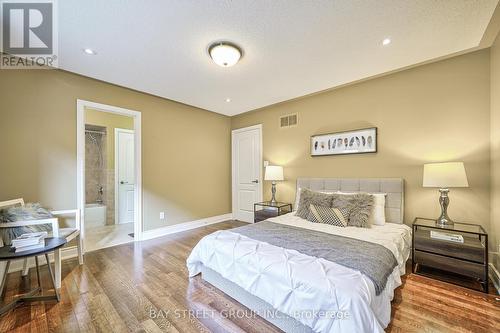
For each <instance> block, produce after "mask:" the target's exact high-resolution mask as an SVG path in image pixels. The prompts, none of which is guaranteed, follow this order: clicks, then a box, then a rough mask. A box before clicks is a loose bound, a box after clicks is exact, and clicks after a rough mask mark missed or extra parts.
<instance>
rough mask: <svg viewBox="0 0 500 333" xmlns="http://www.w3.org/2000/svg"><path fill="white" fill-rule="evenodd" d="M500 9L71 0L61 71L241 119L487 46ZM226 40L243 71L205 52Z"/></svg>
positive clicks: (406, 3)
mask: <svg viewBox="0 0 500 333" xmlns="http://www.w3.org/2000/svg"><path fill="white" fill-rule="evenodd" d="M497 3H498V0H474V1H471V0H418V1H415V0H373V1H371V0H370V1H368V0H314V1H309V0H272V1H270V0H218V1H216V0H168V1H166V0H142V1H141V0H129V1H123V0H106V1H103V0H85V1H82V0H63V1H59V38H60V41H59V48H60V50H59V60H60V63H59V64H60V67H61V68H62V69H65V70H68V71H71V72H75V73H79V74H83V75H86V76H89V77H93V78H96V79H99V80H103V81H107V82H111V83H114V84H118V85H121V86H125V87H129V88H132V89H136V90H139V91H143V92H147V93H150V94H154V95H157V96H161V97H165V98H168V99H172V100H175V101H178V102H182V103H185V104H189V105H193V106H197V107H200V108H204V109H207V110H210V111H214V112H218V113H222V114H225V115H235V114H239V113H242V112H246V111H250V110H254V109H257V108H261V107H264V106H267V105H271V104H274V103H278V102H281V101H285V100H289V99H293V98H296V97H300V96H304V95H307V94H311V93H314V92H318V91H322V90H325V89H329V88H333V87H336V86H339V85H343V84H346V83H349V82H353V81H356V80H360V79H363V78H367V77H371V76H374V75H378V74H382V73H385V72H388V71H392V70H396V69H398V68H402V67H406V66H410V65H413V64H417V63H420V62H423V61H428V60H431V59H435V58H438V57H442V56H446V55H449V54H453V53H456V52H460V51H463V50H467V49H471V48H474V47H477V46H478V44H479V42H480V40H481V38H482V36H483V34H484V32H485V29H486V27H487V25H488V22H489V21H490V19H491V16H492V14H493V11H494V9H495V7H496V5H497ZM386 37H389V38H391V40H392V43H391V44H390V45H388V46H382V40H383V39H384V38H386ZM216 40H228V41H231V42H234V43H236V44H237V45H239V46H240V47H241V48H243V50H244V56H243V58H242V59H241V61H240V62H239V63H238V64H237V65H235V66H234V67H231V68H222V67H219V66H217V65H215V64H214V63H213V62H212V61H211V59H210V57H209V56H208V54H207V46H208V45H209V44H210V43H211V42H213V41H216ZM83 48H91V49H94V50H95V51H96V52H97V53H98V54H97V55H95V56H91V55H87V54H85V53H84V52H82V49H83ZM226 98H230V99H231V102H230V103H227V102H226Z"/></svg>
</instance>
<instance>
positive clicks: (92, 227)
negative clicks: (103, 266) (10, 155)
mask: <svg viewBox="0 0 500 333" xmlns="http://www.w3.org/2000/svg"><path fill="white" fill-rule="evenodd" d="M122 111H125V112H122ZM131 113H132V114H131ZM138 125H139V126H140V114H139V116H138V115H137V114H136V113H135V112H134V111H130V110H124V109H120V108H115V107H111V106H106V105H101V104H96V103H91V102H85V101H79V108H78V128H79V131H78V132H79V133H78V134H79V140H78V162H79V163H78V165H79V170H78V171H79V176H80V177H79V181H78V183H79V185H78V188H79V206H80V207H81V208H82V222H83V223H82V228H83V230H82V233H83V235H84V236H83V242H84V249H85V251H86V252H88V251H93V250H97V249H100V248H105V247H110V246H115V245H119V244H123V243H128V242H132V241H134V240H138V239H139V237H140V235H141V231H142V227H141V226H140V224H141V222H142V221H141V219H140V211H141V207H140V200H139V198H140V192H141V191H140V176H139V175H138V171H139V172H140V146H138V144H139V143H138V142H137V141H138V140H140V136H138V127H137V126H138ZM81 127H83V131H82V128H81ZM80 132H83V133H80ZM139 132H140V127H139ZM81 134H83V140H82V138H81ZM82 146H83V147H82ZM138 147H139V148H138ZM138 149H139V151H137V150H138ZM138 158H139V160H137V159H138ZM138 166H139V167H138ZM137 169H139V170H137Z"/></svg>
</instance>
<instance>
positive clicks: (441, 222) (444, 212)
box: [436, 188, 453, 227]
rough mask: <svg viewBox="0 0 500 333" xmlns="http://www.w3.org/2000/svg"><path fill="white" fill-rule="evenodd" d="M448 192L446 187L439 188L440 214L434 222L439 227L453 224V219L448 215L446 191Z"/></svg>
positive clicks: (448, 200)
mask: <svg viewBox="0 0 500 333" xmlns="http://www.w3.org/2000/svg"><path fill="white" fill-rule="evenodd" d="M449 192H450V190H449V189H447V188H440V189H439V193H440V196H439V206H441V215H440V216H439V217H438V218H437V219H436V224H437V225H438V226H440V227H448V226H452V225H453V221H452V220H451V219H450V217H449V216H448V205H449V204H450V198H449V197H448V193H449Z"/></svg>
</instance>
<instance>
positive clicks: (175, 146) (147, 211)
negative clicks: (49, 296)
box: [0, 70, 231, 230]
mask: <svg viewBox="0 0 500 333" xmlns="http://www.w3.org/2000/svg"><path fill="white" fill-rule="evenodd" d="M77 99H84V100H90V101H94V102H98V103H104V104H110V105H114V106H119V107H124V108H128V109H133V110H138V111H141V112H142V145H143V146H142V153H143V156H142V165H143V186H144V188H143V191H144V192H143V193H144V196H143V202H144V206H143V207H144V224H145V229H146V230H149V229H152V228H155V227H160V226H163V225H172V224H176V223H180V222H185V221H190V220H195V219H200V218H205V217H210V216H215V215H220V214H226V213H229V212H230V211H231V204H230V201H231V199H230V197H231V196H230V191H231V186H230V177H229V174H230V172H231V171H230V119H229V118H228V117H225V116H222V115H218V114H215V113H212V112H207V111H204V110H201V109H197V108H194V107H190V106H186V105H182V104H179V103H175V102H172V101H168V100H165V99H162V98H157V97H153V96H150V95H147V94H143V93H138V92H134V91H132V90H129V89H125V88H121V87H117V86H114V85H111V84H107V83H103V82H100V81H96V80H93V79H89V78H85V77H82V76H78V75H75V74H71V73H67V72H62V71H55V70H19V71H15V70H4V71H1V73H0V101H1V103H0V117H1V118H0V119H1V121H0V142H1V151H2V157H1V158H0V200H4V199H10V198H14V197H21V196H22V197H25V199H26V200H28V201H41V202H42V203H43V204H44V205H47V206H49V207H52V208H57V209H59V208H71V207H75V206H76V100H77ZM160 211H165V212H166V217H167V220H166V221H161V220H160V219H159V212H160Z"/></svg>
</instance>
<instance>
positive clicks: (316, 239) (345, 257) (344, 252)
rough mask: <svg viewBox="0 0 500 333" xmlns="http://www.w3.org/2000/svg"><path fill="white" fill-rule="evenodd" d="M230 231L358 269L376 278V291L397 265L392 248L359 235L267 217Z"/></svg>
mask: <svg viewBox="0 0 500 333" xmlns="http://www.w3.org/2000/svg"><path fill="white" fill-rule="evenodd" d="M229 231H231V232H235V233H239V234H241V235H244V236H247V237H249V238H252V239H254V240H258V241H261V242H265V243H268V244H271V245H274V246H278V247H281V248H285V249H289V250H296V251H298V252H300V253H302V254H305V255H308V256H311V257H316V258H323V259H325V260H328V261H331V262H334V263H336V264H339V265H342V266H345V267H348V268H352V269H354V270H357V271H359V272H361V273H363V274H364V275H366V276H367V277H368V278H370V280H372V281H373V284H374V285H375V292H376V294H377V295H379V294H380V293H381V292H382V290H384V288H385V285H386V283H387V278H388V277H389V275H390V274H391V273H392V272H393V270H394V267H396V266H397V261H396V258H395V257H394V255H393V254H392V252H391V251H390V250H389V249H387V248H385V247H384V246H382V245H379V244H375V243H370V242H366V241H362V240H359V239H354V238H349V237H343V236H338V235H331V234H327V233H324V232H320V231H314V230H308V229H303V228H297V227H292V226H288V225H283V224H279V223H273V222H268V221H263V222H259V223H256V224H251V225H248V226H243V227H239V228H235V229H231V230H229Z"/></svg>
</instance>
